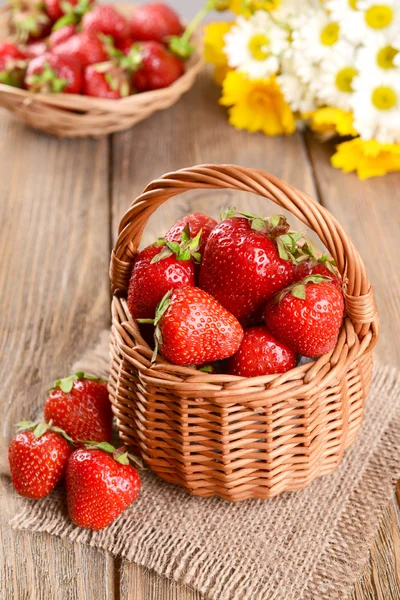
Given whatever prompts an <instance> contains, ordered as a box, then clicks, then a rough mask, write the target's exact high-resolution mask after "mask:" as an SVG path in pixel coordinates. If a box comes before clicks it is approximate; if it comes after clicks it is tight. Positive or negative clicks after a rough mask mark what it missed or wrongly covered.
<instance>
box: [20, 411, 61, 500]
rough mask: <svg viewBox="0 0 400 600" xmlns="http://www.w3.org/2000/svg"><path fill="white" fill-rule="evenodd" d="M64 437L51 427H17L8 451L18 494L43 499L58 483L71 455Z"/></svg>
mask: <svg viewBox="0 0 400 600" xmlns="http://www.w3.org/2000/svg"><path fill="white" fill-rule="evenodd" d="M64 435H65V434H64V432H62V431H61V430H60V429H59V428H57V427H53V426H52V425H51V424H49V425H47V424H46V423H39V424H36V423H32V422H31V421H22V422H21V423H19V424H18V433H17V435H16V436H15V437H14V439H13V440H12V442H11V444H10V447H9V449H8V460H9V463H10V471H11V478H12V482H13V485H14V487H15V489H16V490H17V492H18V494H20V495H21V496H26V497H27V498H43V497H44V496H46V495H47V494H48V493H49V492H51V490H52V489H54V488H55V486H56V485H57V484H58V483H59V482H60V481H61V479H62V478H63V476H64V473H65V469H66V467H67V461H68V457H69V455H70V454H71V447H70V445H69V443H68V441H67V439H66V438H65V437H64ZM66 437H68V436H66Z"/></svg>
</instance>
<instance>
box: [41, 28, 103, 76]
mask: <svg viewBox="0 0 400 600" xmlns="http://www.w3.org/2000/svg"><path fill="white" fill-rule="evenodd" d="M52 52H53V54H55V55H58V56H68V57H72V58H75V59H76V60H78V61H79V63H80V65H81V66H82V67H87V66H88V65H94V64H96V63H101V62H105V61H106V60H107V59H108V58H109V57H108V54H107V50H106V44H105V43H104V41H102V40H100V38H99V36H97V35H96V34H94V33H89V32H88V31H81V32H80V33H77V34H76V35H73V36H71V37H70V38H68V39H67V40H65V41H64V42H61V43H60V44H57V45H56V46H55V48H54V49H53V51H52Z"/></svg>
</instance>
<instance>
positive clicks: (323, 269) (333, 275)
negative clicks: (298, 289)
mask: <svg viewBox="0 0 400 600" xmlns="http://www.w3.org/2000/svg"><path fill="white" fill-rule="evenodd" d="M310 275H322V276H323V277H326V279H330V280H331V281H332V283H334V284H335V285H336V286H337V287H338V288H339V289H341V287H342V282H341V280H340V277H339V275H338V273H337V271H336V270H335V269H333V268H332V266H331V265H330V263H327V262H325V261H320V260H312V259H309V260H306V261H304V262H301V263H300V264H299V265H297V267H296V279H297V280H298V281H300V280H302V279H305V278H306V277H309V276H310Z"/></svg>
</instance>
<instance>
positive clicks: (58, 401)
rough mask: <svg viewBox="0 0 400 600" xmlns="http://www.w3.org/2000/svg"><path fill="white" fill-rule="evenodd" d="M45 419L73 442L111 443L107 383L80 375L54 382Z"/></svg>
mask: <svg viewBox="0 0 400 600" xmlns="http://www.w3.org/2000/svg"><path fill="white" fill-rule="evenodd" d="M44 417H45V420H46V421H47V422H50V421H52V422H53V423H54V424H55V425H57V426H58V427H61V428H62V429H63V430H64V431H66V432H67V433H68V434H69V435H70V436H71V438H72V439H73V440H76V441H83V440H90V441H95V442H103V441H107V442H108V441H110V440H111V436H112V411H111V404H110V401H109V399H108V392H107V384H106V382H105V381H103V380H102V379H98V378H96V377H91V376H90V375H85V373H82V372H79V373H75V374H74V375H71V376H70V377H66V378H65V379H60V380H58V381H56V382H55V384H54V386H53V388H52V389H51V390H50V393H49V395H48V397H47V399H46V402H45V405H44Z"/></svg>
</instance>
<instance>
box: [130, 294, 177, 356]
mask: <svg viewBox="0 0 400 600" xmlns="http://www.w3.org/2000/svg"><path fill="white" fill-rule="evenodd" d="M172 292H173V290H169V291H168V292H167V293H166V294H165V296H163V298H162V299H161V300H160V302H159V303H158V305H157V308H156V314H155V317H154V319H137V322H138V323H149V324H151V325H154V327H155V330H154V344H155V345H154V352H153V355H152V357H151V362H152V363H154V362H155V361H156V359H157V354H158V348H159V346H160V344H161V343H162V334H161V329H160V327H159V323H160V321H161V319H162V317H163V316H164V314H165V313H166V311H167V309H168V307H169V305H170V304H171V296H172Z"/></svg>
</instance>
